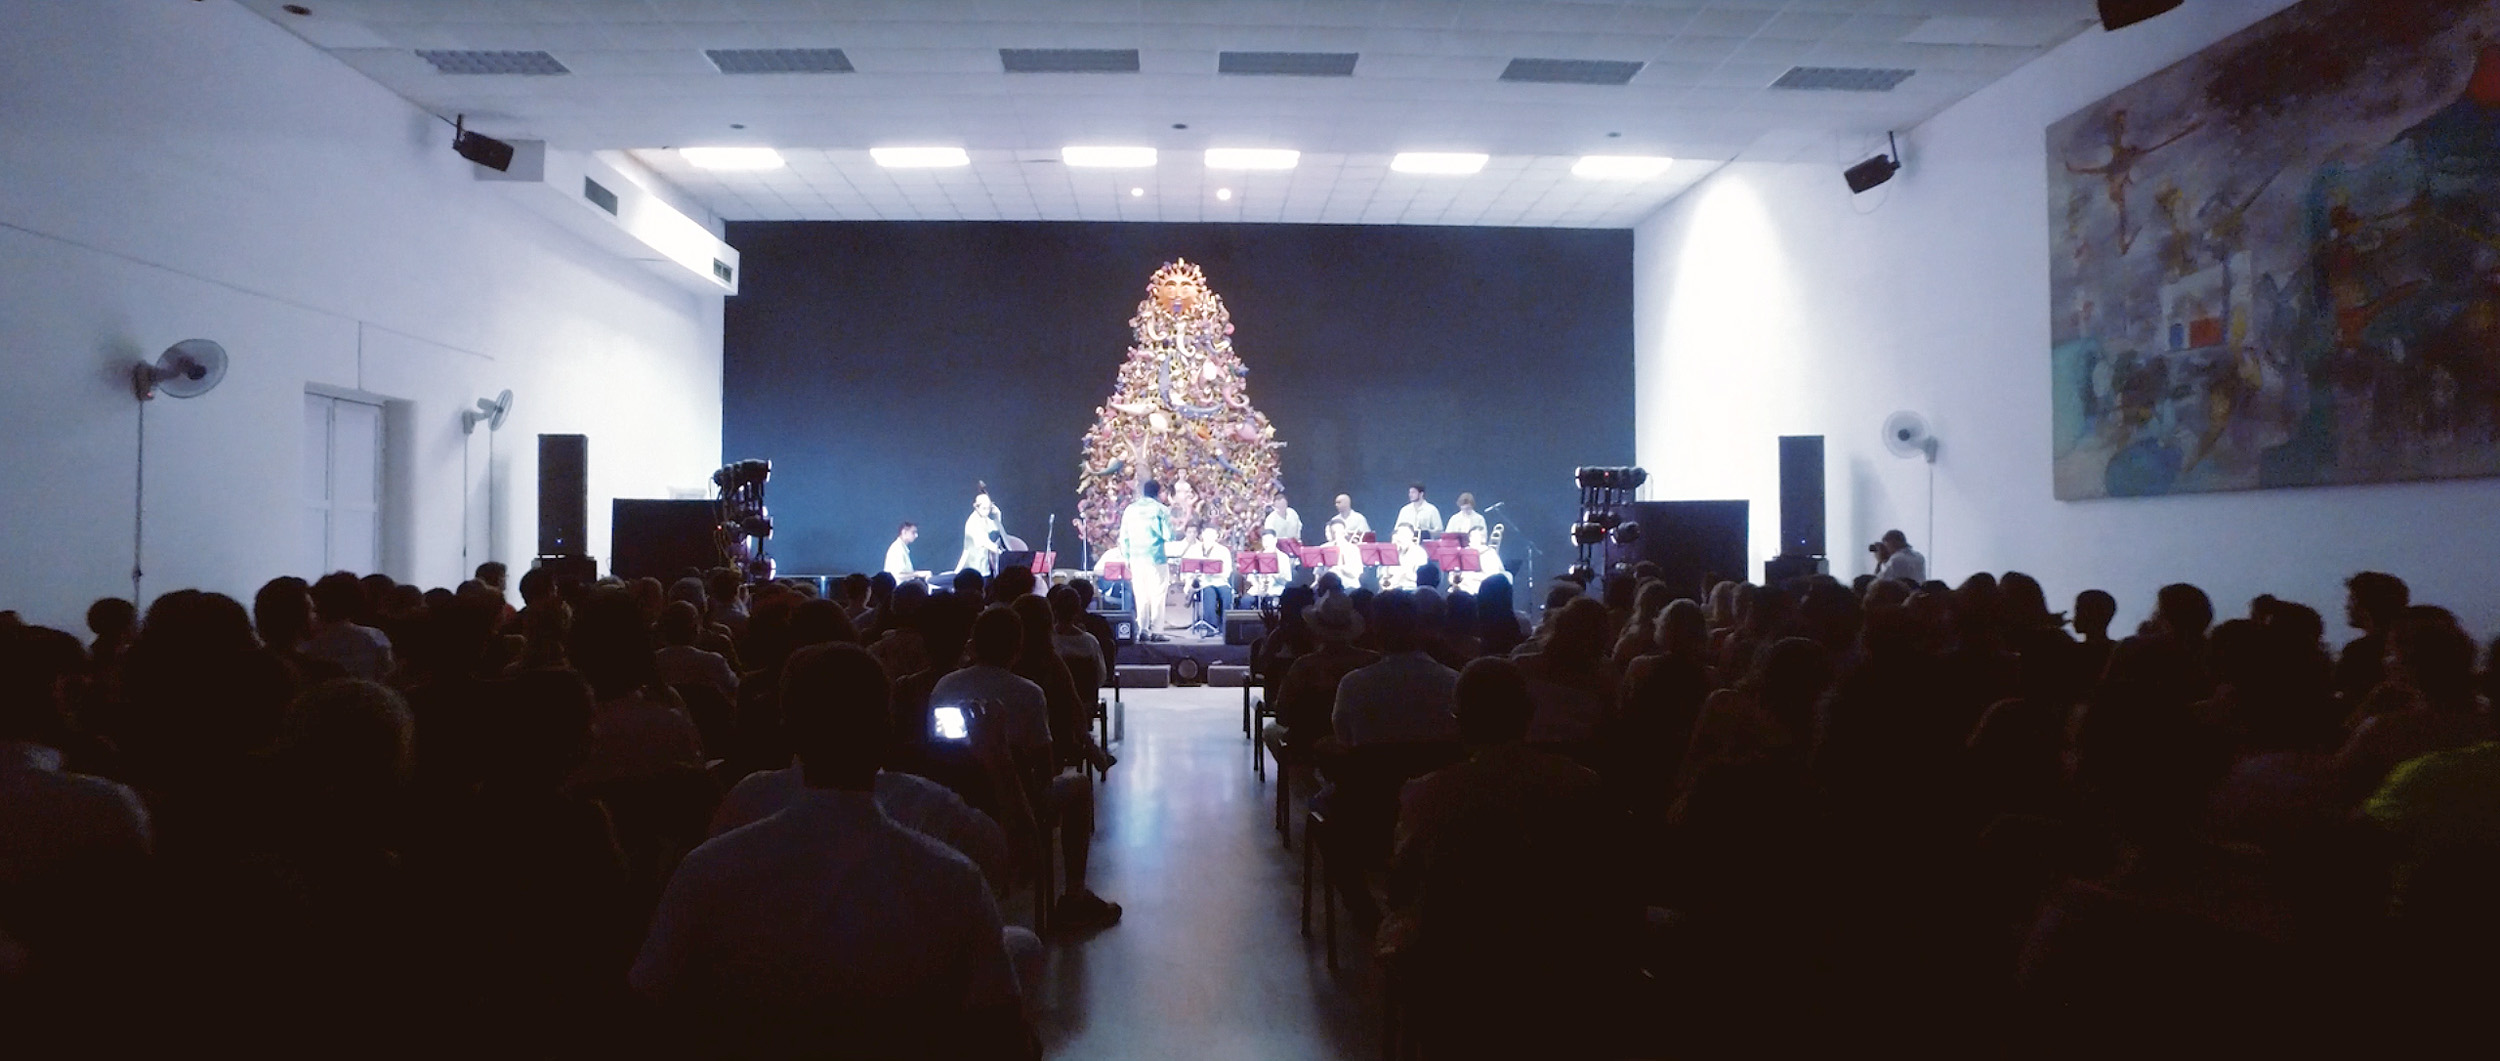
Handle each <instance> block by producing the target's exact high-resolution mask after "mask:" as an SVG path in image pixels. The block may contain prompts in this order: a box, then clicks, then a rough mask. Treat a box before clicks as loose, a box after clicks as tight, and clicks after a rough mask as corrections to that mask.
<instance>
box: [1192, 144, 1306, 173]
mask: <svg viewBox="0 0 2500 1061" xmlns="http://www.w3.org/2000/svg"><path fill="white" fill-rule="evenodd" d="M1301 162H1302V152H1299V151H1294V150H1291V149H1289V148H1281V147H1210V148H1208V149H1207V168H1208V169H1292V168H1294V167H1295V166H1297V165H1300V164H1301Z"/></svg>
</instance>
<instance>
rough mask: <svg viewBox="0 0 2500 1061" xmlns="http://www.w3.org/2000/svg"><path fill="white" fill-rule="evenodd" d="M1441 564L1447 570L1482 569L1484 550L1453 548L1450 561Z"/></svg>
mask: <svg viewBox="0 0 2500 1061" xmlns="http://www.w3.org/2000/svg"><path fill="white" fill-rule="evenodd" d="M1441 566H1442V569H1443V570H1447V571H1482V570H1484V550H1482V549H1459V550H1455V551H1454V552H1453V553H1452V554H1451V557H1450V562H1449V563H1446V564H1443V565H1441Z"/></svg>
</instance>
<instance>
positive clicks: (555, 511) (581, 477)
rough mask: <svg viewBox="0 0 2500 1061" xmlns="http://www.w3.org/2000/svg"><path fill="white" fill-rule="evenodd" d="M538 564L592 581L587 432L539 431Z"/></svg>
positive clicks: (595, 566)
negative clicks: (574, 433)
mask: <svg viewBox="0 0 2500 1061" xmlns="http://www.w3.org/2000/svg"><path fill="white" fill-rule="evenodd" d="M538 566H540V567H543V568H546V569H548V570H550V571H553V572H555V575H556V578H557V579H558V580H567V579H576V580H580V581H583V582H595V581H598V578H599V562H598V561H597V560H595V559H593V558H592V557H591V555H590V436H588V435H540V436H538Z"/></svg>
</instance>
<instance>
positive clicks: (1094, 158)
mask: <svg viewBox="0 0 2500 1061" xmlns="http://www.w3.org/2000/svg"><path fill="white" fill-rule="evenodd" d="M1059 161H1061V162H1065V163H1067V164H1068V165H1071V166H1084V167H1087V168H1090V169H1143V168H1145V167H1147V166H1151V165H1154V164H1155V149H1153V148H1151V147H1063V148H1060V149H1059Z"/></svg>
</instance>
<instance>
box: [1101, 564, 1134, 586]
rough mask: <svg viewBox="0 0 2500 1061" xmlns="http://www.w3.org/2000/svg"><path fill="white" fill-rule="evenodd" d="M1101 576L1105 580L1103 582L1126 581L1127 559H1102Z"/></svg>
mask: <svg viewBox="0 0 2500 1061" xmlns="http://www.w3.org/2000/svg"><path fill="white" fill-rule="evenodd" d="M1102 577H1103V581H1105V582H1126V581H1128V561H1126V560H1105V561H1103V562H1102Z"/></svg>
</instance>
